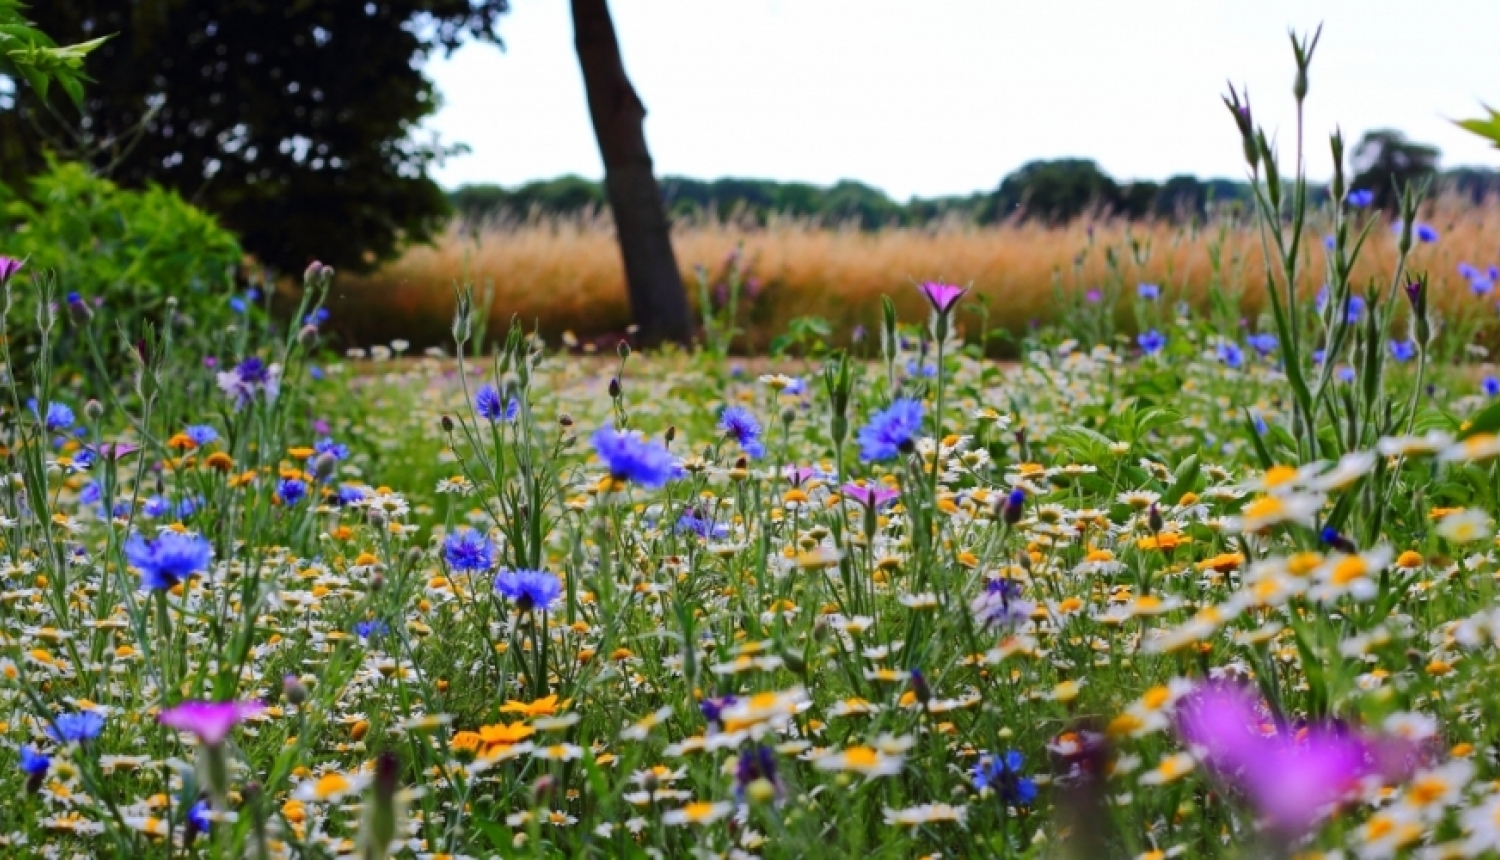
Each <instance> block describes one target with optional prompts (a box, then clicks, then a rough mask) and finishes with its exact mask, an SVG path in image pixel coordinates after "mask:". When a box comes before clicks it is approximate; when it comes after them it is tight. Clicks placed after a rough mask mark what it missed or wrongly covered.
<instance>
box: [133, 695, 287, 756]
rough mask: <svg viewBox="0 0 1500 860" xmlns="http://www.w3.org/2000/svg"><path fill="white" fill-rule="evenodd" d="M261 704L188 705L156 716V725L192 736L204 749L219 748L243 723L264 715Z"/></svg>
mask: <svg viewBox="0 0 1500 860" xmlns="http://www.w3.org/2000/svg"><path fill="white" fill-rule="evenodd" d="M265 709H266V706H265V705H263V704H261V703H260V702H201V701H193V700H190V701H186V702H183V703H182V704H180V705H178V706H177V707H175V708H167V709H166V710H165V711H162V712H161V713H159V714H157V715H156V721H157V722H159V723H161V724H162V725H164V726H170V727H172V728H174V729H177V730H178V731H183V732H192V733H193V734H195V735H197V736H198V740H199V741H200V742H202V743H203V744H204V745H205V746H210V747H216V746H218V745H219V744H222V743H223V742H224V739H225V738H227V737H229V732H230V730H232V729H233V728H234V727H235V726H236V725H238V724H239V723H240V722H242V721H243V720H246V719H248V718H250V717H253V716H255V715H256V714H259V713H260V712H261V711H264V710H265Z"/></svg>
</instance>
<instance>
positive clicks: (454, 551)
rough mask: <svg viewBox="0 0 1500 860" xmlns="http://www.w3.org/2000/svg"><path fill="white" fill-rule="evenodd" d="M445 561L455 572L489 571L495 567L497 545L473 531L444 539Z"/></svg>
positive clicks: (454, 534) (455, 534)
mask: <svg viewBox="0 0 1500 860" xmlns="http://www.w3.org/2000/svg"><path fill="white" fill-rule="evenodd" d="M443 559H444V560H445V561H447V562H448V566H449V567H451V568H453V569H454V570H471V571H472V570H489V569H490V568H492V567H494V566H495V545H494V544H493V543H490V539H489V538H488V537H486V536H485V535H483V534H480V533H479V532H477V531H474V530H472V529H465V530H464V531H461V532H455V533H453V534H450V535H448V536H447V537H446V538H444V539H443Z"/></svg>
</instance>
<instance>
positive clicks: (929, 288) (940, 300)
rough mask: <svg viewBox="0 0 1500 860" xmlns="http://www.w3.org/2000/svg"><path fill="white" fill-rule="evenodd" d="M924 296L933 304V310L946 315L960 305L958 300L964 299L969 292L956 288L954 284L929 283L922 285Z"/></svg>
mask: <svg viewBox="0 0 1500 860" xmlns="http://www.w3.org/2000/svg"><path fill="white" fill-rule="evenodd" d="M921 289H922V295H924V296H926V297H927V301H929V302H932V309H933V310H935V311H937V312H938V313H940V314H946V313H947V312H948V311H949V310H950V309H952V307H953V306H954V305H956V304H958V300H959V299H961V298H963V297H964V293H967V292H968V290H967V289H966V288H964V287H955V286H954V285H952V284H940V283H938V282H937V281H927V282H926V283H924V284H922V287H921Z"/></svg>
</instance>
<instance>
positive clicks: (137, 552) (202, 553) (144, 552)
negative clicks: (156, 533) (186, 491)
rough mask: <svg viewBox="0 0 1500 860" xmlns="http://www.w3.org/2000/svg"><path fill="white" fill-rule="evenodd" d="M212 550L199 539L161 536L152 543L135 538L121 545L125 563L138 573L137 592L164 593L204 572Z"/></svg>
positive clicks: (175, 533) (165, 534) (196, 537)
mask: <svg viewBox="0 0 1500 860" xmlns="http://www.w3.org/2000/svg"><path fill="white" fill-rule="evenodd" d="M212 557H213V547H212V546H211V545H210V544H209V542H208V541H207V540H204V539H203V538H202V537H201V536H199V535H192V534H182V533H180V532H172V531H169V532H163V533H162V535H161V536H160V537H158V538H157V539H156V540H149V541H148V540H146V539H145V538H143V537H141V536H140V535H138V534H135V535H131V536H130V539H129V540H127V541H125V560H126V561H127V562H129V563H130V566H131V567H134V568H135V569H136V570H139V571H140V572H141V588H143V589H146V590H148V591H165V590H167V589H169V588H171V587H172V586H174V585H176V584H177V583H179V582H181V581H182V580H184V579H187V578H188V577H189V576H192V575H193V574H195V573H201V572H202V571H204V570H207V569H208V562H209V560H210V559H211V558H212Z"/></svg>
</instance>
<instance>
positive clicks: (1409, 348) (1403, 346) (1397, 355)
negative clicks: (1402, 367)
mask: <svg viewBox="0 0 1500 860" xmlns="http://www.w3.org/2000/svg"><path fill="white" fill-rule="evenodd" d="M1416 357H1417V344H1416V342H1415V341H1411V340H1393V341H1391V358H1394V359H1396V360H1397V361H1399V362H1402V363H1405V362H1408V361H1411V360H1412V359H1413V358H1416Z"/></svg>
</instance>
